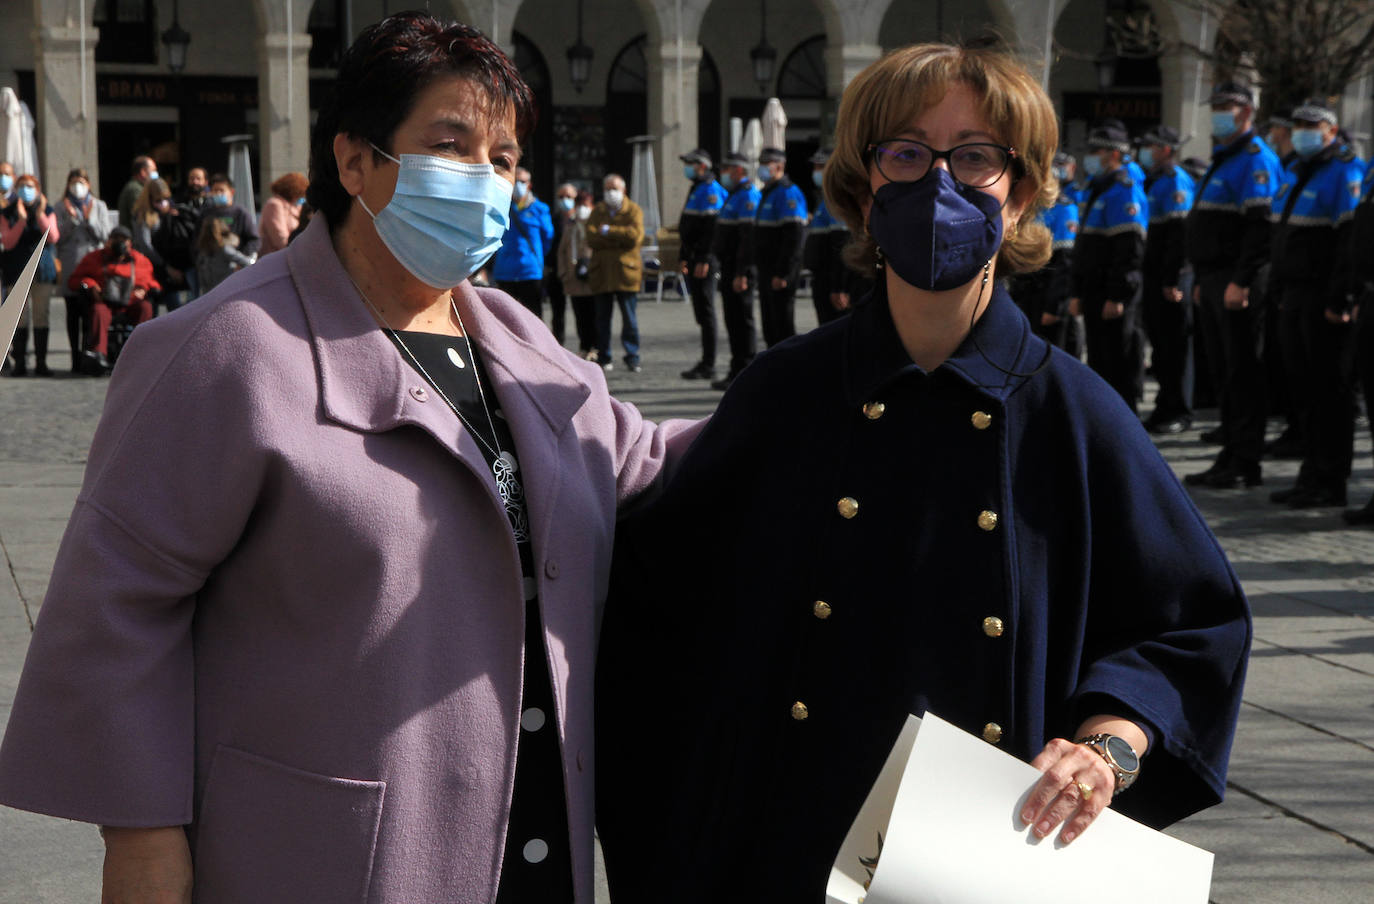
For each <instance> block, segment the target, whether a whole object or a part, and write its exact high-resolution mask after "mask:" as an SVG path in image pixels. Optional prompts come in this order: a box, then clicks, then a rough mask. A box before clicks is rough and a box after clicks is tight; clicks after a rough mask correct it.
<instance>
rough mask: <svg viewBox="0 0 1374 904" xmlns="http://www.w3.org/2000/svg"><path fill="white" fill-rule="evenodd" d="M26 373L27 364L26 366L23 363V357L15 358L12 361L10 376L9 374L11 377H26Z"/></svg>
mask: <svg viewBox="0 0 1374 904" xmlns="http://www.w3.org/2000/svg"><path fill="white" fill-rule="evenodd" d="M28 375H29V366H28V365H27V364H25V363H24V359H23V358H16V359H15V361H14V369H13V370H11V371H10V376H11V377H27V376H28Z"/></svg>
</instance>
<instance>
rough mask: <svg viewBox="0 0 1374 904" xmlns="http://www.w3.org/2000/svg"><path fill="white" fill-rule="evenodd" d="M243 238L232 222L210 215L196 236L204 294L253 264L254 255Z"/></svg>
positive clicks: (201, 289)
mask: <svg viewBox="0 0 1374 904" xmlns="http://www.w3.org/2000/svg"><path fill="white" fill-rule="evenodd" d="M240 241H241V240H240V238H239V236H238V234H237V233H235V232H234V231H233V229H231V228H230V227H229V224H227V223H226V222H224V221H223V220H221V219H219V218H218V217H213V216H211V217H206V218H205V222H204V223H202V224H201V227H200V236H199V238H197V239H196V277H197V281H198V282H199V283H200V291H201V293H202V294H203V293H206V292H209V291H210V290H211V289H213V288H214V287H215V286H217V285H219V284H220V283H222V282H224V281H225V280H226V279H228V278H229V275H230V274H231V273H234V272H235V271H236V270H242V269H243V268H244V267H247V266H250V265H251V264H252V263H253V261H254V258H253V256H252V255H249V254H245V253H244V252H243V249H242V247H241V246H240Z"/></svg>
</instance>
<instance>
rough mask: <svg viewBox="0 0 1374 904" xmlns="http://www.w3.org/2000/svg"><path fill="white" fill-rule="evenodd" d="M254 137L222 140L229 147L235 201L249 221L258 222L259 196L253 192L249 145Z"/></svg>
mask: <svg viewBox="0 0 1374 904" xmlns="http://www.w3.org/2000/svg"><path fill="white" fill-rule="evenodd" d="M252 140H253V136H252V135H225V136H224V137H223V138H221V139H220V141H221V142H223V143H224V144H227V145H229V178H230V179H232V180H234V199H235V200H236V201H238V205H239V207H242V208H243V212H244V213H246V214H248V219H250V220H252V221H253V222H254V223H256V222H257V221H258V213H257V210H258V208H257V204H256V203H255V202H256V199H257V195H256V194H255V193H254V192H253V165H252V162H251V160H252V158H251V155H250V152H249V149H248V144H249V142H251V141H252Z"/></svg>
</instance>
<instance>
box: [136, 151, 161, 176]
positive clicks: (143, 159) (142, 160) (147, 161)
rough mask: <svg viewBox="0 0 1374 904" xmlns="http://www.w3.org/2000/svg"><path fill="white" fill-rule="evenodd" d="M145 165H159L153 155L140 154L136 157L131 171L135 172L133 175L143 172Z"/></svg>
mask: <svg viewBox="0 0 1374 904" xmlns="http://www.w3.org/2000/svg"><path fill="white" fill-rule="evenodd" d="M145 166H157V161H156V160H154V159H153V158H152V157H148V156H145V155H142V154H140V155H139V156H137V157H135V158H134V162H133V167H132V168H131V172H132V173H133V175H135V176H137V175H138V174H139V173H141V172H143V168H144V167H145Z"/></svg>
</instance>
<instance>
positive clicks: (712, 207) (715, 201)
mask: <svg viewBox="0 0 1374 904" xmlns="http://www.w3.org/2000/svg"><path fill="white" fill-rule="evenodd" d="M725 196H726V192H725V188H724V187H723V186H722V185H721V184H720V183H719V182H717V181H716V180H715V179H703V180H702V181H701V182H698V183H697V184H696V187H695V188H693V189H692V193H691V194H690V195H688V196H687V206H686V207H684V208H682V212H683V214H685V215H687V216H703V215H704V216H715V215H716V214H718V213H720V209H721V208H722V207H724V206H725Z"/></svg>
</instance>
